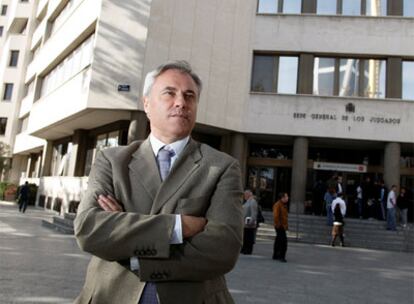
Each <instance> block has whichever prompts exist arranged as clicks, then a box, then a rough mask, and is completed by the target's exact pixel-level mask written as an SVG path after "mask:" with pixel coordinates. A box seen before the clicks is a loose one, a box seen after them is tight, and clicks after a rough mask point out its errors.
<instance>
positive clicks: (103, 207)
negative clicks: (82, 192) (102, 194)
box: [98, 199, 112, 211]
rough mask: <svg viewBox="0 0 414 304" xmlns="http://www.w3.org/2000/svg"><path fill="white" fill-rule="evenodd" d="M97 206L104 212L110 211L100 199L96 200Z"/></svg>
mask: <svg viewBox="0 0 414 304" xmlns="http://www.w3.org/2000/svg"><path fill="white" fill-rule="evenodd" d="M98 204H99V206H101V208H102V209H103V210H105V211H112V210H111V208H110V207H109V206H108V205H107V204H106V203H105V201H103V200H102V199H98Z"/></svg>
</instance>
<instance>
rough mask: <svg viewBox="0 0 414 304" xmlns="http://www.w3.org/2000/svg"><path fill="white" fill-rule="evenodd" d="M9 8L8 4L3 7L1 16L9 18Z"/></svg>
mask: <svg viewBox="0 0 414 304" xmlns="http://www.w3.org/2000/svg"><path fill="white" fill-rule="evenodd" d="M7 8H8V6H7V4H3V5H2V6H1V12H0V16H7Z"/></svg>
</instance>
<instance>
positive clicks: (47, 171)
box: [40, 140, 53, 176]
mask: <svg viewBox="0 0 414 304" xmlns="http://www.w3.org/2000/svg"><path fill="white" fill-rule="evenodd" d="M52 157H53V141H51V140H47V141H46V145H45V147H44V149H43V157H42V168H41V169H40V176H50V175H51V173H52V172H51V167H52Z"/></svg>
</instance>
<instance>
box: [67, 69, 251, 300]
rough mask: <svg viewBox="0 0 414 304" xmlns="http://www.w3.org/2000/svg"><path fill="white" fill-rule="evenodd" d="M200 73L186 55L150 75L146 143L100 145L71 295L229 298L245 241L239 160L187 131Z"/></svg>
mask: <svg viewBox="0 0 414 304" xmlns="http://www.w3.org/2000/svg"><path fill="white" fill-rule="evenodd" d="M201 87H202V84H201V80H200V78H199V77H198V76H197V75H196V74H195V73H193V71H192V69H191V67H190V65H189V64H188V63H187V62H185V61H176V62H172V63H167V64H164V65H161V66H160V67H158V68H157V69H156V70H154V71H153V72H150V73H148V74H147V76H146V78H145V83H144V92H143V96H144V97H143V103H144V110H145V112H146V114H147V117H148V119H149V121H150V126H151V134H150V136H149V137H148V138H147V139H146V140H145V141H143V142H133V143H131V144H130V145H128V146H124V147H116V148H109V149H106V150H104V151H102V152H101V153H99V154H98V156H97V158H96V161H95V163H94V166H93V168H92V170H91V174H90V176H89V185H88V190H87V192H86V194H85V196H84V198H83V199H82V201H81V204H80V205H79V209H78V214H77V217H76V219H75V235H76V238H77V241H78V243H79V246H80V248H81V249H82V250H84V251H87V252H89V253H91V254H92V255H93V256H92V259H91V262H90V264H89V266H88V270H87V274H86V279H85V285H84V287H83V289H82V291H81V293H80V295H79V296H78V298H77V299H76V301H75V303H99V304H105V303H108V304H109V303H111V304H113V303H120V304H129V303H131V304H132V303H133V304H137V303H140V304H149V303H151V304H152V303H159V304H169V303H184V304H186V303H191V304H195V303H212V304H213V303H214V304H215V303H233V299H232V297H231V295H230V293H229V291H228V289H227V287H226V282H225V279H224V274H225V273H227V272H229V271H230V270H231V269H232V268H233V267H234V265H235V263H236V261H237V257H238V254H239V252H240V248H241V244H242V231H243V215H242V207H241V206H242V205H241V199H242V186H241V173H240V167H239V163H238V162H237V161H236V160H235V159H233V158H231V157H230V156H228V155H226V154H224V153H222V152H219V151H217V150H214V149H213V148H211V147H209V146H207V145H204V144H200V143H198V142H196V141H194V140H192V139H191V137H190V133H191V131H192V129H193V127H194V125H195V121H196V112H197V103H198V100H199V97H200V93H201Z"/></svg>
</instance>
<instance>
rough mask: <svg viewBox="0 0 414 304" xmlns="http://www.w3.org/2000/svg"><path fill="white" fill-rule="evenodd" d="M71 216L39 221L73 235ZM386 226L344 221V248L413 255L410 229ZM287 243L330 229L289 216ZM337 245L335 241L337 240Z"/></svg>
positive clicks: (266, 234)
mask: <svg viewBox="0 0 414 304" xmlns="http://www.w3.org/2000/svg"><path fill="white" fill-rule="evenodd" d="M75 216H76V214H75V213H65V214H64V216H63V218H62V217H61V216H54V217H53V221H52V222H50V221H47V220H43V221H42V225H43V226H45V227H48V228H51V229H55V230H57V231H59V232H62V233H66V234H73V233H74V231H73V220H74V219H75ZM263 216H264V217H265V223H262V224H260V228H259V229H258V231H257V239H258V240H272V241H273V240H274V238H275V230H274V228H273V215H272V213H271V212H269V211H263ZM385 225H386V223H385V222H384V221H377V220H360V219H351V218H345V227H344V232H345V245H346V246H348V247H358V248H368V249H379V250H390V251H405V252H414V226H413V224H409V225H408V228H407V229H404V230H403V229H400V228H399V229H398V230H397V231H387V230H386V229H385V227H386V226H385ZM287 235H288V238H289V241H294V242H302V243H311V244H322V245H329V244H330V240H331V227H328V226H327V225H326V217H324V216H313V215H296V214H292V213H289V231H288V234H287ZM338 243H339V240H338Z"/></svg>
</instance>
